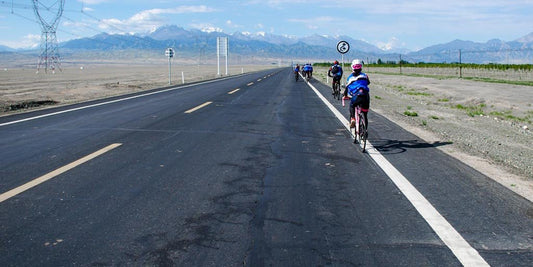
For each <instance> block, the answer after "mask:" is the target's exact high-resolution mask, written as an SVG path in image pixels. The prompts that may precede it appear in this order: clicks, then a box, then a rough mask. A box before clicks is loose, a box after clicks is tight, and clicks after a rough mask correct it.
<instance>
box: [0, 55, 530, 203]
mask: <svg viewBox="0 0 533 267" xmlns="http://www.w3.org/2000/svg"><path fill="white" fill-rule="evenodd" d="M272 67H275V66H247V65H245V66H238V67H236V66H232V67H230V68H229V70H228V73H229V74H230V75H231V74H240V73H242V72H251V71H255V70H259V69H266V68H272ZM182 73H183V80H182ZM221 73H223V74H225V69H224V68H222V69H221ZM326 73H327V71H326V69H325V68H324V69H320V68H319V69H315V72H314V78H316V79H319V80H321V81H323V82H324V83H327V77H326ZM368 74H369V76H370V79H371V81H372V83H371V95H372V100H371V109H372V111H371V112H377V113H380V114H382V115H384V116H386V117H387V118H389V119H390V120H392V121H394V122H395V123H397V124H398V125H400V126H402V127H403V128H405V129H407V130H409V131H411V132H412V133H414V134H415V135H417V136H419V137H420V138H422V139H424V140H425V141H427V142H429V143H434V142H450V143H451V144H450V145H446V146H439V149H441V150H443V151H444V152H446V153H448V154H450V155H451V156H453V157H456V158H458V159H459V160H461V161H463V162H465V163H467V164H469V165H470V166H472V167H473V168H475V169H477V170H478V171H480V172H481V173H484V174H485V175H487V176H489V177H491V178H492V179H494V180H496V181H498V182H499V183H501V184H502V185H504V186H506V187H508V188H509V189H511V190H513V191H515V192H517V193H519V194H520V195H522V196H524V197H525V198H527V199H529V200H530V201H533V145H532V144H533V133H532V132H531V130H530V129H531V128H532V127H533V125H532V123H531V121H532V120H533V107H532V104H533V91H532V90H533V87H531V86H518V85H509V84H498V83H487V82H477V81H470V80H462V79H457V78H452V79H450V78H447V79H437V78H425V77H413V76H401V75H389V74H379V73H372V71H370V72H369V73H368ZM215 77H217V68H216V66H213V65H210V66H208V65H193V66H191V65H189V66H172V76H171V79H172V84H174V85H175V84H181V83H182V82H185V83H187V82H193V81H199V80H205V79H211V78H215ZM168 82H169V77H168V66H164V65H142V66H139V65H128V64H115V65H86V66H83V67H79V66H77V67H71V68H66V69H63V71H62V72H57V73H55V74H51V73H43V72H41V73H36V70H35V69H4V70H0V116H3V115H7V114H12V113H15V112H25V111H27V110H30V109H36V108H45V107H47V105H55V106H57V105H64V104H72V103H78V102H83V101H87V100H92V99H99V98H105V97H109V96H115V95H121V94H126V93H131V92H138V91H143V90H147V89H153V88H157V87H163V86H167V85H168ZM28 106H34V107H32V108H30V109H28V108H26V107H28ZM406 114H407V115H406ZM415 114H416V115H415ZM370 118H371V117H370Z"/></svg>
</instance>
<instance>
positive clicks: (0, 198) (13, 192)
mask: <svg viewBox="0 0 533 267" xmlns="http://www.w3.org/2000/svg"><path fill="white" fill-rule="evenodd" d="M121 145H122V144H120V143H116V144H111V145H109V146H106V147H104V148H102V149H100V150H98V151H96V152H94V153H92V154H89V155H87V156H85V157H83V158H81V159H78V160H76V161H74V162H71V163H69V164H67V165H65V166H63V167H61V168H59V169H57V170H55V171H52V172H49V173H47V174H45V175H43V176H41V177H39V178H35V179H33V180H31V181H29V182H27V183H25V184H23V185H21V186H19V187H17V188H15V189H11V190H9V191H7V192H5V193H3V194H1V195H0V202H3V201H4V200H7V199H9V198H12V197H14V196H16V195H18V194H20V193H22V192H24V191H26V190H28V189H31V188H33V187H36V186H38V185H40V184H42V183H44V182H46V181H48V180H50V179H52V178H54V177H56V176H58V175H60V174H62V173H64V172H66V171H69V170H71V169H73V168H75V167H77V166H79V165H81V164H83V163H85V162H87V161H89V160H92V159H94V158H96V157H98V156H100V155H102V154H104V153H106V152H109V151H111V150H113V149H115V148H117V147H119V146H121Z"/></svg>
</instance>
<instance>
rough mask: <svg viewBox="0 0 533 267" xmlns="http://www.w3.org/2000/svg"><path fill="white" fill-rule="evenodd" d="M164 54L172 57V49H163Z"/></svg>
mask: <svg viewBox="0 0 533 267" xmlns="http://www.w3.org/2000/svg"><path fill="white" fill-rule="evenodd" d="M165 56H167V57H169V58H171V57H174V49H172V48H167V50H165Z"/></svg>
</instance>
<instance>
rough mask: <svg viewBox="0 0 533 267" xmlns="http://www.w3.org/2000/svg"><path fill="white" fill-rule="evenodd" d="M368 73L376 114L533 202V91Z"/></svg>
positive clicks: (320, 71)
mask: <svg viewBox="0 0 533 267" xmlns="http://www.w3.org/2000/svg"><path fill="white" fill-rule="evenodd" d="M315 73H316V74H315ZM315 73H314V74H313V76H314V77H315V78H316V79H319V80H321V81H322V82H324V83H326V82H327V81H326V79H327V78H326V76H327V75H326V73H327V70H326V69H320V68H319V69H318V70H316V71H315ZM368 74H369V77H370V80H371V82H372V83H371V86H370V87H371V89H370V90H371V97H372V99H371V104H370V108H371V110H372V111H374V112H377V113H379V114H381V115H384V116H385V117H387V118H388V119H390V120H391V121H393V122H395V123H396V124H398V125H400V126H401V127H402V128H404V129H406V130H408V131H410V132H412V133H413V134H415V135H417V136H419V137H420V138H422V139H423V140H425V141H426V142H428V143H430V144H431V143H437V142H446V143H448V142H450V143H451V145H446V146H439V147H438V148H439V149H441V150H442V151H444V152H446V153H447V154H449V155H451V156H453V157H455V158H457V159H459V160H461V161H462V162H465V163H466V164H468V165H470V166H471V167H473V168H475V169H476V170H478V171H479V172H481V173H483V174H485V175H486V176H488V177H490V178H491V179H493V180H495V181H497V182H499V183H500V184H502V185H504V186H505V187H507V188H509V189H511V190H513V191H515V192H516V193H518V194H520V195H521V196H523V197H525V198H527V199H529V200H530V201H532V202H533V145H532V144H533V133H532V132H531V130H530V129H531V127H532V124H531V121H532V120H533V107H532V106H531V105H532V103H533V87H531V86H519V85H509V84H501V83H488V82H477V81H471V80H463V79H458V78H446V79H437V78H427V77H419V76H417V77H415V76H406V75H396V74H383V73H372V72H369V73H368ZM329 81H331V80H329ZM328 84H329V83H328Z"/></svg>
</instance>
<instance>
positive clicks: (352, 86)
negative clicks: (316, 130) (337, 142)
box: [344, 59, 370, 128]
mask: <svg viewBox="0 0 533 267" xmlns="http://www.w3.org/2000/svg"><path fill="white" fill-rule="evenodd" d="M351 67H352V71H353V72H352V74H350V76H348V79H347V81H346V89H345V90H344V96H345V97H347V96H348V93H349V94H350V95H351V96H352V99H351V101H350V128H354V127H355V107H356V106H361V112H362V113H363V116H364V117H365V124H366V126H367V128H368V117H367V113H368V109H369V108H370V88H368V85H369V84H370V80H369V79H368V75H366V73H364V72H362V70H363V62H362V61H361V60H359V59H354V60H353V61H352V65H351Z"/></svg>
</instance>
